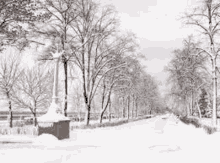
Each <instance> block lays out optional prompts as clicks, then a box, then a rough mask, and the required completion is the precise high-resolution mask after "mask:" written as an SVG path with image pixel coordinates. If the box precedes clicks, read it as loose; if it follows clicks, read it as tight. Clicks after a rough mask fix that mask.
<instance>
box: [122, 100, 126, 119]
mask: <svg viewBox="0 0 220 163" xmlns="http://www.w3.org/2000/svg"><path fill="white" fill-rule="evenodd" d="M122 118H125V99H124V97H123V98H122Z"/></svg>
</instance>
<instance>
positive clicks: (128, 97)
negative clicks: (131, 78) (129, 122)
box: [127, 96, 130, 119]
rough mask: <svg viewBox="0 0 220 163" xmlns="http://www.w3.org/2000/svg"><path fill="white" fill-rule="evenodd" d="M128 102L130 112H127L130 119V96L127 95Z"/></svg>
mask: <svg viewBox="0 0 220 163" xmlns="http://www.w3.org/2000/svg"><path fill="white" fill-rule="evenodd" d="M127 102H128V104H127V107H128V113H127V114H128V115H127V118H128V119H129V118H130V117H129V115H130V114H129V113H130V96H128V97H127Z"/></svg>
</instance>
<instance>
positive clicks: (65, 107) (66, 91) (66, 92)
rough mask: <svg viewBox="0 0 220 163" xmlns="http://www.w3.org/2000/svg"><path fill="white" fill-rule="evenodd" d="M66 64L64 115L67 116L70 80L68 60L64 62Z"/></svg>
mask: <svg viewBox="0 0 220 163" xmlns="http://www.w3.org/2000/svg"><path fill="white" fill-rule="evenodd" d="M63 66H64V75H65V77H64V85H65V95H64V116H65V117H67V96H68V80H67V75H68V74H67V71H68V69H67V61H64V62H63Z"/></svg>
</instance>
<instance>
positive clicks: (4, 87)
mask: <svg viewBox="0 0 220 163" xmlns="http://www.w3.org/2000/svg"><path fill="white" fill-rule="evenodd" d="M20 58H21V55H19V54H2V56H1V58H0V90H1V93H2V94H3V96H5V97H6V98H7V100H8V107H9V119H10V121H9V124H10V127H12V126H13V125H12V121H13V116H12V97H11V96H12V91H13V89H14V87H15V84H16V82H17V79H18V77H19V76H20V74H21V72H22V69H21V67H20V61H21V59H20Z"/></svg>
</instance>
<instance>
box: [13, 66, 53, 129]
mask: <svg viewBox="0 0 220 163" xmlns="http://www.w3.org/2000/svg"><path fill="white" fill-rule="evenodd" d="M52 81H53V76H52V75H51V72H50V71H49V70H48V71H47V70H46V69H45V67H38V66H36V67H33V68H32V69H25V70H24V72H23V73H22V75H21V76H20V77H19V80H18V82H17V83H16V88H15V90H14V92H13V95H12V100H13V103H14V105H16V107H19V108H27V109H30V111H31V113H32V114H33V116H34V125H35V126H36V125H37V117H36V116H37V110H38V109H45V108H46V107H48V106H49V104H50V100H51V96H52V83H53V82H52Z"/></svg>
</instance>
